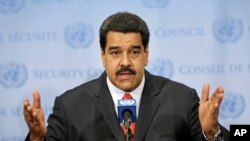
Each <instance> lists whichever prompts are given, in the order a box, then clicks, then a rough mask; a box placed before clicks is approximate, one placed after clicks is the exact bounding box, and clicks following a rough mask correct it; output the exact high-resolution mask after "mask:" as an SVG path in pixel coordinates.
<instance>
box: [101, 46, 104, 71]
mask: <svg viewBox="0 0 250 141" xmlns="http://www.w3.org/2000/svg"><path fill="white" fill-rule="evenodd" d="M101 57H102V66H103V67H104V68H105V51H104V50H103V49H101Z"/></svg>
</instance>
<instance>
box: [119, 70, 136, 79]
mask: <svg viewBox="0 0 250 141" xmlns="http://www.w3.org/2000/svg"><path fill="white" fill-rule="evenodd" d="M133 75H134V74H133V73H131V72H128V71H125V72H122V73H119V74H118V77H119V78H120V79H121V80H128V79H130V78H131V77H132V76H133Z"/></svg>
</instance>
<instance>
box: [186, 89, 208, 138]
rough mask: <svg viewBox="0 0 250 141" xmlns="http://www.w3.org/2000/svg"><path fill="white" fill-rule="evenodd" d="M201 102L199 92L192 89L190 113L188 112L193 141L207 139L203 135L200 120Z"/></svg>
mask: <svg viewBox="0 0 250 141" xmlns="http://www.w3.org/2000/svg"><path fill="white" fill-rule="evenodd" d="M199 101H200V98H199V97H198V95H197V92H196V91H195V90H194V89H192V90H191V97H190V100H189V108H188V109H189V111H188V121H189V125H190V135H191V138H192V140H194V141H201V140H202V141H203V140H204V141H205V138H204V137H203V135H202V129H201V125H200V120H199V114H198V109H199Z"/></svg>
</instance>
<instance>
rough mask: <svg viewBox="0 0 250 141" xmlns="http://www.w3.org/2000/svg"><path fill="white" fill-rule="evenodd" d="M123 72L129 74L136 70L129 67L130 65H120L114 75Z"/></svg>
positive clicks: (134, 72)
mask: <svg viewBox="0 0 250 141" xmlns="http://www.w3.org/2000/svg"><path fill="white" fill-rule="evenodd" d="M123 72H130V73H131V74H134V75H135V74H136V71H135V70H134V69H131V68H130V67H128V66H124V67H121V68H120V69H119V70H118V71H117V72H116V75H119V74H121V73H123Z"/></svg>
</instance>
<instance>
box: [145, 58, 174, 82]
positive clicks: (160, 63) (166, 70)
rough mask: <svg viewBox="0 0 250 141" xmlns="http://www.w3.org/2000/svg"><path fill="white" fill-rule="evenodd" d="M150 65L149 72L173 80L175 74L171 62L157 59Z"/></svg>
mask: <svg viewBox="0 0 250 141" xmlns="http://www.w3.org/2000/svg"><path fill="white" fill-rule="evenodd" d="M149 64H150V66H149V68H148V70H149V72H151V73H153V74H155V75H160V76H164V77H167V78H172V76H173V73H174V65H173V63H172V62H171V61H170V60H167V59H161V58H155V59H152V60H151V61H150V63H149Z"/></svg>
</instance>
